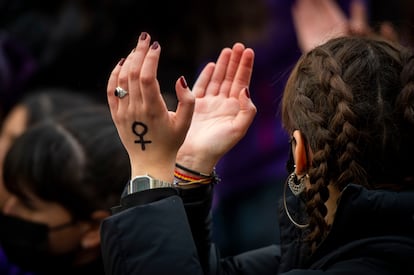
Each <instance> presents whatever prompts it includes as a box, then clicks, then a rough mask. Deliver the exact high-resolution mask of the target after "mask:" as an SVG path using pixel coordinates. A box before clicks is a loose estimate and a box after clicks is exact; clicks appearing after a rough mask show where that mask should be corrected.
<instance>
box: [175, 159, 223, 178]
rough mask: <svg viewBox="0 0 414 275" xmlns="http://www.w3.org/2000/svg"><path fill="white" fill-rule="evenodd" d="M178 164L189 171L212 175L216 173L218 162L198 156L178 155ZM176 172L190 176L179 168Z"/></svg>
mask: <svg viewBox="0 0 414 275" xmlns="http://www.w3.org/2000/svg"><path fill="white" fill-rule="evenodd" d="M176 163H178V164H179V165H181V166H183V167H186V168H188V169H191V170H194V171H197V172H198V173H202V174H205V175H210V174H212V173H213V172H214V168H215V166H216V163H217V161H215V160H212V159H211V158H203V157H202V156H198V155H197V156H194V155H183V154H178V155H177V159H176ZM175 170H176V171H178V172H180V173H184V174H188V171H185V170H183V169H181V168H180V167H179V166H178V167H177V166H176V167H175ZM195 176H196V175H195Z"/></svg>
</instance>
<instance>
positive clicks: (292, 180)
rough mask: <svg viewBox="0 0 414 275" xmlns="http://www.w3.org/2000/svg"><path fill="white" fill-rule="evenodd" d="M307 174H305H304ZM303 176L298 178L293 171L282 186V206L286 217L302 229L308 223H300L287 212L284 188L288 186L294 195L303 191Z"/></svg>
mask: <svg viewBox="0 0 414 275" xmlns="http://www.w3.org/2000/svg"><path fill="white" fill-rule="evenodd" d="M305 176H307V175H305ZM305 176H303V177H301V178H300V179H298V177H297V175H296V174H295V172H293V173H292V174H290V175H289V177H288V178H287V180H286V182H285V186H284V188H283V207H284V208H285V212H286V215H287V217H288V218H289V220H290V221H291V222H292V223H293V224H294V225H295V226H296V227H298V228H301V229H304V228H306V227H308V226H309V223H306V224H300V223H298V222H296V221H295V220H294V219H293V218H292V216H291V215H290V213H289V209H288V207H287V203H286V189H287V186H289V188H290V190H291V191H292V193H293V194H294V195H295V196H298V195H299V194H301V193H302V192H303V190H305Z"/></svg>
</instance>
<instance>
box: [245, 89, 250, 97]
mask: <svg viewBox="0 0 414 275" xmlns="http://www.w3.org/2000/svg"><path fill="white" fill-rule="evenodd" d="M244 92H245V93H246V96H247V97H248V98H250V92H249V88H248V87H246V88H244Z"/></svg>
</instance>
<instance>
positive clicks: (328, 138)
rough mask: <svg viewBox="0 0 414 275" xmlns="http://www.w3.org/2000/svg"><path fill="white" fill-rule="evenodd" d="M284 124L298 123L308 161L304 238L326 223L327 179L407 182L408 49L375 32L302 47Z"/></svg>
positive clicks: (412, 135)
mask: <svg viewBox="0 0 414 275" xmlns="http://www.w3.org/2000/svg"><path fill="white" fill-rule="evenodd" d="M282 121H283V125H284V128H285V129H286V130H287V131H288V132H289V133H292V132H293V131H294V130H300V131H301V133H302V135H303V137H304V139H305V140H306V142H307V144H308V145H309V150H311V151H312V161H311V163H310V164H309V168H308V171H307V173H308V175H309V181H310V184H311V185H310V186H311V187H310V188H309V189H308V190H307V191H306V198H307V202H306V211H307V214H308V216H309V227H308V230H309V231H308V232H309V233H308V234H307V238H306V239H307V240H308V241H309V243H310V245H311V248H312V249H313V250H314V249H315V248H316V247H317V245H318V244H319V243H320V242H321V241H322V240H323V239H324V237H325V236H326V234H327V233H328V231H329V226H328V224H327V222H326V219H325V217H326V215H327V208H326V206H325V202H326V201H327V200H328V198H329V190H328V185H331V186H333V187H335V188H336V189H338V190H339V191H342V190H343V189H344V188H345V187H346V186H347V185H348V184H349V183H353V184H359V185H363V186H365V187H366V188H369V189H379V188H394V189H401V188H405V187H410V186H413V176H414V174H413V172H412V171H414V169H412V167H411V166H412V164H411V163H412V162H411V160H410V158H411V156H412V154H413V153H414V143H413V142H412V140H414V127H413V125H414V56H413V53H412V52H411V51H410V50H409V49H406V48H403V47H401V46H400V45H395V44H391V43H390V42H388V41H385V40H383V39H381V38H379V37H351V36H350V37H341V38H335V39H333V40H330V41H328V42H327V43H325V44H323V45H321V46H319V47H316V48H315V49H313V50H312V51H310V52H308V53H306V54H304V55H303V56H302V57H301V59H300V60H299V61H298V63H297V64H296V66H295V68H294V69H293V71H292V73H291V75H290V77H289V79H288V81H287V84H286V87H285V92H284V96H283V101H282Z"/></svg>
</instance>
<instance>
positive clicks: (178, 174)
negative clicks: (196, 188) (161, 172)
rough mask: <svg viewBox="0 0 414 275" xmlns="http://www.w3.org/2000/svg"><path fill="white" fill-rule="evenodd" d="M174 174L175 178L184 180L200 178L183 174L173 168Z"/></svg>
mask: <svg viewBox="0 0 414 275" xmlns="http://www.w3.org/2000/svg"><path fill="white" fill-rule="evenodd" d="M174 176H175V177H176V178H179V179H181V180H186V181H194V180H201V179H202V178H200V177H194V176H189V175H184V174H182V173H180V172H178V171H177V170H174Z"/></svg>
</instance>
